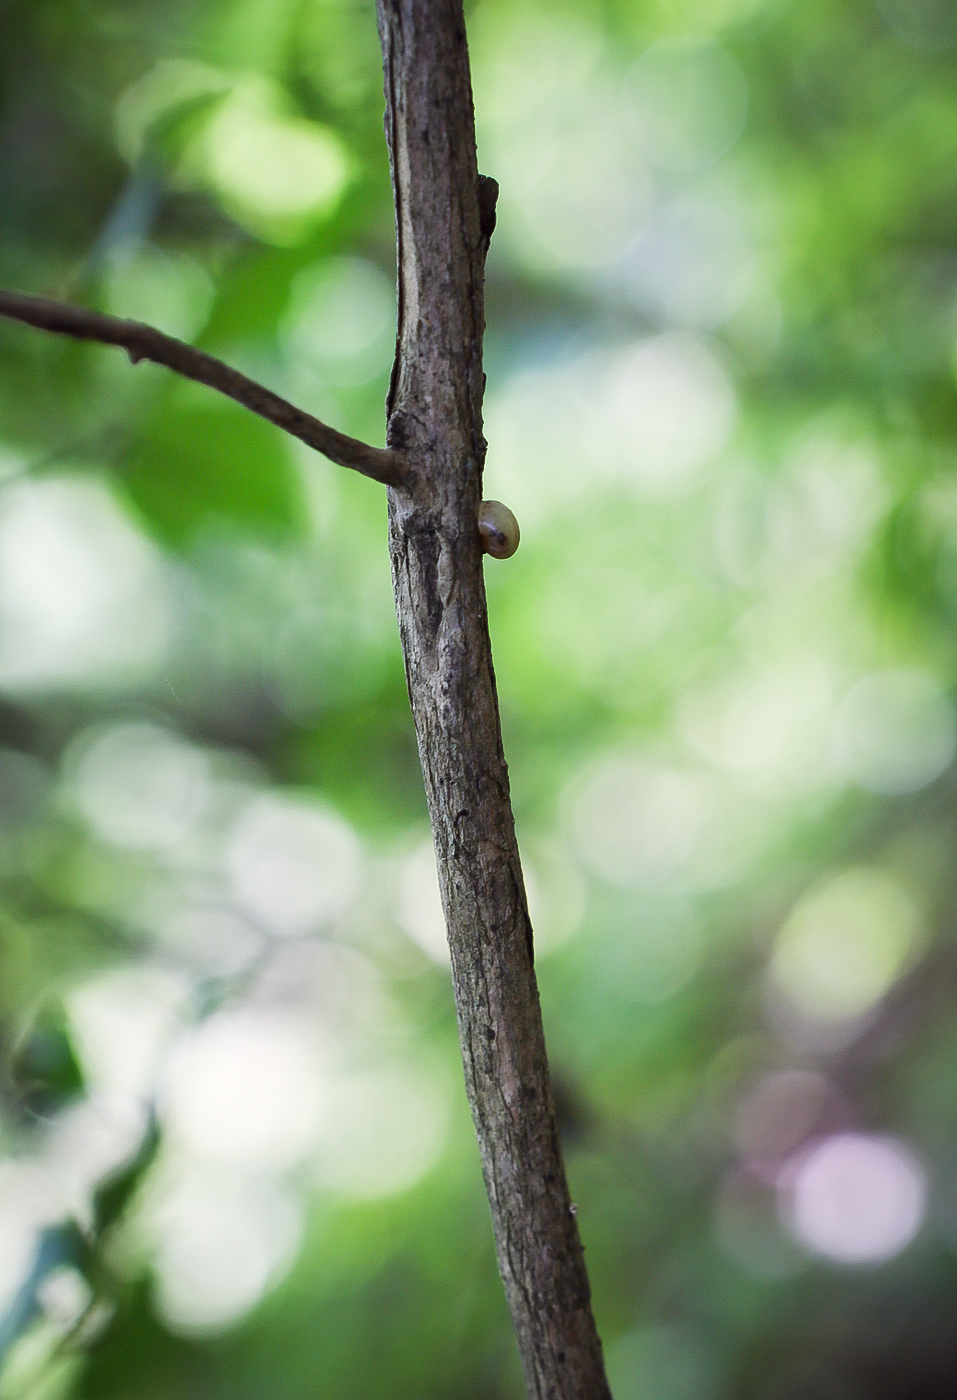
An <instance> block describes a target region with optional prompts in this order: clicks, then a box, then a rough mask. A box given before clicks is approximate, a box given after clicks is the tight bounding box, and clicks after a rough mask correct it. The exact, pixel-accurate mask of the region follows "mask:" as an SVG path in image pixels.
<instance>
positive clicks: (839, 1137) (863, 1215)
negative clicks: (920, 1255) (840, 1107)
mask: <svg viewBox="0 0 957 1400" xmlns="http://www.w3.org/2000/svg"><path fill="white" fill-rule="evenodd" d="M926 1197H927V1182H926V1177H925V1173H924V1169H923V1167H922V1166H921V1164H920V1162H919V1161H918V1160H917V1158H916V1157H915V1156H914V1154H913V1153H912V1152H911V1151H910V1149H909V1148H908V1147H906V1146H905V1145H904V1144H903V1143H901V1142H898V1141H896V1140H895V1139H893V1138H888V1137H876V1136H870V1135H868V1134H865V1133H839V1134H836V1135H835V1136H833V1137H830V1138H827V1139H825V1140H824V1141H823V1142H822V1143H820V1144H819V1145H818V1146H816V1147H815V1148H814V1149H813V1150H812V1151H810V1152H809V1153H808V1155H807V1156H806V1157H804V1158H803V1160H801V1161H800V1162H799V1163H798V1164H797V1166H796V1167H795V1168H794V1171H793V1173H791V1174H789V1175H788V1176H786V1177H785V1178H783V1179H782V1183H781V1188H780V1200H781V1208H782V1212H783V1215H784V1218H785V1220H786V1221H787V1223H788V1225H789V1226H790V1228H791V1229H792V1231H793V1232H794V1235H795V1236H796V1238H797V1239H798V1240H799V1241H800V1242H801V1243H802V1244H803V1245H804V1246H805V1247H806V1248H807V1249H809V1250H811V1251H813V1252H814V1253H815V1254H820V1255H822V1256H823V1257H824V1258H826V1259H832V1260H834V1261H835V1262H837V1263H842V1264H879V1263H882V1262H884V1261H885V1260H887V1259H892V1258H894V1256H895V1255H897V1254H900V1252H901V1251H902V1250H903V1249H906V1247H907V1245H909V1244H910V1242H911V1240H912V1239H913V1238H914V1236H915V1235H916V1234H917V1232H918V1230H919V1229H920V1227H921V1224H922V1222H923V1219H924V1212H925V1208H926Z"/></svg>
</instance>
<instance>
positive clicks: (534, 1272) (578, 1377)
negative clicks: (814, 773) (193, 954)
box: [377, 0, 609, 1400]
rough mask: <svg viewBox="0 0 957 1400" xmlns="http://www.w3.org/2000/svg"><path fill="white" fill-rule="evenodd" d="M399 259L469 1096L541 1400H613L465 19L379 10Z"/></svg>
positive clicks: (399, 389) (411, 580)
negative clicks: (541, 790)
mask: <svg viewBox="0 0 957 1400" xmlns="http://www.w3.org/2000/svg"><path fill="white" fill-rule="evenodd" d="M377 11H378V19H379V37H380V40H381V43H382V53H383V63H384V71H385V96H386V118H385V122H386V135H387V137H388V142H389V152H390V157H391V163H392V177H393V189H394V193H395V205H396V228H397V239H398V290H399V327H398V345H397V353H396V365H395V369H394V371H393V381H392V387H391V389H390V394H389V404H388V409H389V438H388V440H389V444H390V446H391V447H393V448H395V449H398V450H400V451H402V452H404V453H405V454H406V455H407V457H408V459H409V460H410V461H411V463H412V464H413V468H414V472H413V477H412V480H411V482H410V484H409V485H408V486H405V487H399V488H396V489H391V490H390V491H389V540H390V550H391V555H392V573H393V582H394V585H395V596H396V610H397V613H398V619H399V629H400V632H401V635H402V646H403V651H404V654H405V664H406V676H407V679H408V685H409V695H410V698H411V702H412V710H413V714H414V717H415V726H416V733H417V736H418V744H419V754H420V757H421V761H422V772H423V775H424V779H425V789H426V796H427V798H428V804H429V812H430V814H431V820H432V829H433V834H434V838H435V849H436V856H437V861H438V869H439V881H440V885H441V888H442V899H443V904H444V907H445V916H446V921H447V925H448V934H449V944H450V947H451V953H452V972H453V979H454V984H455V1000H456V1008H457V1014H458V1024H459V1035H460V1039H461V1045H462V1057H463V1061H464V1065H465V1081H466V1088H467V1091H468V1097H469V1102H470V1104H471V1108H472V1114H473V1117H474V1120H475V1127H476V1131H477V1134H478V1140H479V1147H480V1150H481V1156H482V1167H483V1171H484V1175H485V1184H486V1188H487V1191H488V1197H489V1202H490V1205H491V1210H492V1219H493V1222H494V1228H495V1239H496V1245H497V1249H498V1258H499V1267H500V1269H501V1273H502V1279H503V1281H504V1284H505V1291H506V1294H507V1296H508V1302H509V1307H510V1309H511V1313H512V1319H513V1321H514V1325H515V1331H516V1334H517V1337H518V1345H519V1350H520V1352H521V1356H522V1364H523V1368H524V1372H525V1380H526V1384H527V1386H528V1391H529V1394H530V1396H533V1397H535V1398H536V1400H545V1397H548V1400H602V1398H603V1397H608V1395H609V1391H608V1386H607V1382H606V1380H605V1374H604V1368H603V1363H602V1354H601V1344H600V1342H599V1339H598V1334H597V1332H596V1329H595V1324H594V1321H593V1318H592V1313H591V1305H590V1299H589V1285H588V1277H587V1274H586V1271H585V1263H584V1258H583V1254H582V1248H581V1243H580V1241H579V1236H578V1229H577V1225H576V1222H575V1218H574V1213H573V1208H572V1205H571V1201H570V1198H569V1193H568V1186H567V1183H566V1180H565V1172H564V1167H563V1164H562V1154H561V1146H560V1142H559V1136H558V1128H557V1124H556V1118H555V1109H554V1104H553V1102H552V1094H551V1089H550V1084H549V1074H548V1062H547V1059H546V1055H545V1042H544V1036H543V1032H542V1020H541V1011H540V1007H539V998H538V988H537V985H536V981H535V973H534V968H533V956H532V930H531V925H530V923H529V918H528V909H527V906H526V901H525V889H524V884H523V880H522V870H521V865H520V862H519V856H518V848H517V846H516V841H515V829H514V822H513V818H512V810H511V804H510V799H509V783H508V770H507V768H506V764H505V757H504V753H503V750H502V738H501V728H500V723H499V712H498V700H497V696H496V689H495V677H494V673H493V670H492V656H491V646H490V642H489V632H488V619H487V612H486V603H485V584H484V578H483V564H482V553H481V543H480V539H479V535H478V531H477V528H476V521H477V516H478V510H479V504H480V501H481V496H482V468H483V464H484V458H485V441H484V438H483V436H482V393H483V388H484V376H483V373H482V335H483V330H484V296H483V285H484V264H485V253H486V251H487V247H488V238H489V236H490V233H491V225H492V222H493V220H492V217H491V216H492V211H493V209H494V203H493V200H492V198H491V196H492V195H493V194H494V188H493V187H491V182H486V183H484V184H482V185H480V180H481V177H480V176H479V175H478V171H477V165H476V151H475V133H474V124H473V115H472V92H471V81H470V75H469V62H468V49H467V46H466V38H465V25H464V20H463V15H462V5H461V0H377Z"/></svg>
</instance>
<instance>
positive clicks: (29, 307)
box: [0, 291, 411, 486]
mask: <svg viewBox="0 0 957 1400" xmlns="http://www.w3.org/2000/svg"><path fill="white" fill-rule="evenodd" d="M0 316H7V317H9V318H10V319H11V320H13V321H23V322H25V323H26V324H27V325H29V326H35V327H36V328H37V329H38V330H42V331H52V332H53V333H54V334H55V335H68V336H71V337H72V338H73V339H74V340H95V341H99V342H100V343H101V344H103V345H116V346H119V347H120V348H121V349H123V350H125V351H126V353H127V354H128V355H129V357H130V360H131V361H132V362H133V364H136V363H137V362H138V361H140V360H151V361H152V362H153V364H156V365H164V366H165V367H166V368H167V369H171V370H173V371H175V373H176V374H181V375H183V377H184V378H186V379H194V380H196V382H197V383H198V384H206V385H207V386H208V387H209V388H210V389H217V390H218V391H219V393H221V394H225V395H226V396H227V397H228V398H230V399H235V400H236V402H237V403H241V404H242V405H243V407H244V408H248V409H250V410H251V411H252V412H253V413H258V414H259V416H260V418H267V419H268V420H269V422H270V423H275V424H276V426H277V427H278V428H282V429H283V430H284V431H285V432H287V433H290V434H291V435H292V436H293V437H296V438H299V440H300V442H304V443H306V445H307V446H308V447H312V448H315V450H316V451H317V452H321V453H322V454H323V456H325V457H328V458H329V459H330V461H333V462H336V463H337V464H338V465H339V466H340V467H351V468H352V470H353V471H357V472H361V473H362V475H363V476H369V477H371V478H372V480H373V481H381V482H382V483H383V484H384V485H386V486H401V485H403V484H405V483H407V482H408V480H409V478H410V475H411V466H410V463H409V460H408V458H407V457H406V455H405V454H404V453H403V452H401V451H396V450H394V449H392V448H381V447H370V446H368V444H366V443H364V442H359V440H358V439H357V438H352V437H348V436H347V435H346V434H345V433H340V432H338V431H337V430H336V429H335V428H330V427H329V426H328V425H327V424H326V423H322V422H320V420H319V419H318V418H314V417H313V416H312V414H311V413H305V412H303V410H302V409H301V408H296V407H295V406H294V405H293V404H291V403H288V402H287V401H286V400H285V399H283V398H280V396H279V395H278V394H274V393H273V392H272V390H271V389H267V388H266V387H265V386H264V385H262V384H259V383H257V382H256V380H254V379H248V378H247V377H246V375H245V374H240V373H239V371H238V370H235V369H231V368H230V367H229V365H225V364H223V362H222V360H217V359H215V357H214V356H212V355H207V354H206V353H205V351H203V350H196V349H195V348H194V347H193V346H192V345H187V344H185V342H184V341H182V340H176V339H174V337H173V336H171V335H163V333H162V332H161V331H157V330H154V329H153V327H152V326H145V325H143V324H142V322H140V321H124V320H121V319H120V318H119V317H116V316H104V315H102V314H101V313H100V312H97V311H87V310H85V309H84V308H82V307H78V306H69V305H67V304H66V303H65V302H58V301H50V300H49V299H48V298H47V297H36V296H26V295H24V294H22V293H18V292H5V291H0Z"/></svg>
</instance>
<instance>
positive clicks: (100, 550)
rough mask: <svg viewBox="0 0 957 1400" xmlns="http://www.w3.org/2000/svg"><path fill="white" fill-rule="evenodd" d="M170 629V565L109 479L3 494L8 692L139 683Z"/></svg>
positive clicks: (4, 680) (39, 484) (46, 483)
mask: <svg viewBox="0 0 957 1400" xmlns="http://www.w3.org/2000/svg"><path fill="white" fill-rule="evenodd" d="M172 626H173V604H172V596H171V590H170V581H169V575H168V572H167V569H166V566H165V565H164V562H163V560H162V558H161V556H160V554H159V552H158V551H157V550H156V548H155V547H154V546H153V545H152V544H150V543H149V541H148V540H147V539H146V538H145V537H144V536H143V535H141V534H140V533H139V532H138V531H137V530H136V529H135V528H134V526H133V524H132V522H131V521H130V520H129V519H128V518H127V517H126V516H125V515H124V514H123V512H122V511H121V509H120V507H119V506H118V505H117V503H116V501H115V500H114V498H113V496H112V495H111V494H110V492H109V491H108V490H107V488H106V487H105V486H104V485H103V484H102V483H101V482H99V481H97V480H95V479H90V478H81V477H49V478H47V479H45V480H41V481H27V482H16V483H14V484H12V485H9V486H7V487H6V488H5V489H4V490H3V491H2V493H0V687H3V688H5V689H8V690H14V691H19V690H26V691H33V690H42V689H49V688H51V687H58V686H87V685H110V684H116V685H128V684H132V683H135V682H138V681H140V682H141V681H143V680H145V679H147V678H148V677H149V676H150V675H151V674H152V673H153V671H154V669H155V667H156V666H157V664H158V663H159V662H160V660H161V658H162V657H163V655H164V654H165V652H166V649H167V645H168V643H169V641H170V638H171V634H172Z"/></svg>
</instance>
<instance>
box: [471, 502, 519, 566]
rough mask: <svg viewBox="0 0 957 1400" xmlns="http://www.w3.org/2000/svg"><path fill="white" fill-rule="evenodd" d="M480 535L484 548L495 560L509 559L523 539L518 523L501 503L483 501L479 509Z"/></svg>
mask: <svg viewBox="0 0 957 1400" xmlns="http://www.w3.org/2000/svg"><path fill="white" fill-rule="evenodd" d="M478 528H479V534H480V535H481V536H482V548H483V549H484V550H485V553H486V554H491V556H492V558H493V559H509V558H511V556H512V555H513V554H514V553H515V551H516V549H518V544H519V540H520V539H521V538H522V534H521V531H520V530H519V528H518V521H517V520H516V519H515V516H514V515H513V514H512V512H511V511H510V510H509V508H508V506H503V505H502V502H501V501H483V502H482V504H481V507H480V508H479V517H478Z"/></svg>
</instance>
